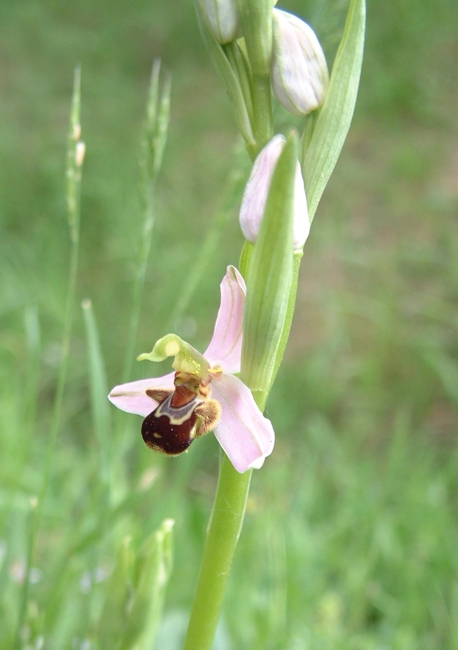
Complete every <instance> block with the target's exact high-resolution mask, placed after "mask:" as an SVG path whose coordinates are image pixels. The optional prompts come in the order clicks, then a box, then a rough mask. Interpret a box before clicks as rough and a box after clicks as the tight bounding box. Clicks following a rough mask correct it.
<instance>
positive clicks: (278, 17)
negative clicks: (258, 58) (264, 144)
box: [272, 9, 329, 115]
mask: <svg viewBox="0 0 458 650" xmlns="http://www.w3.org/2000/svg"><path fill="white" fill-rule="evenodd" d="M273 52H274V54H273V62H272V89H273V91H274V95H275V97H276V98H277V99H278V101H279V102H280V104H281V105H282V106H283V107H284V108H286V110H287V111H289V112H290V113H293V114H294V115H307V114H308V113H310V112H311V111H314V110H315V109H316V108H318V107H319V106H321V105H322V104H323V102H324V99H325V96H326V91H327V87H328V83H329V73H328V67H327V65H326V59H325V56H324V53H323V50H322V48H321V45H320V43H319V41H318V39H317V37H316V35H315V32H314V31H313V29H312V28H311V27H310V26H309V25H307V23H305V22H304V21H303V20H301V19H300V18H298V17H297V16H294V15H293V14H290V13H288V12H286V11H281V9H273Z"/></svg>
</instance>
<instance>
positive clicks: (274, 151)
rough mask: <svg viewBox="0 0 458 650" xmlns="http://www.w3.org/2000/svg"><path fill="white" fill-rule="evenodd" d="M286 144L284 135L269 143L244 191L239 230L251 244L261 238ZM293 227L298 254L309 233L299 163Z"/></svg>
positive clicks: (295, 184)
mask: <svg viewBox="0 0 458 650" xmlns="http://www.w3.org/2000/svg"><path fill="white" fill-rule="evenodd" d="M284 144H285V138H284V137H283V136H282V135H276V136H275V137H273V138H272V140H271V141H270V142H268V143H267V145H266V146H265V147H264V149H263V150H262V151H261V153H260V154H259V156H258V157H257V158H256V160H255V162H254V165H253V169H252V170H251V174H250V178H249V179H248V183H247V186H246V188H245V193H244V195H243V199H242V205H241V208H240V227H241V228H242V232H243V234H244V236H245V238H246V239H247V240H248V241H249V242H251V243H252V244H254V243H255V241H256V239H257V236H258V232H259V227H260V225H261V220H262V217H263V215H264V208H265V205H266V200H267V195H268V192H269V186H270V181H271V178H272V174H273V171H274V169H275V165H276V164H277V160H278V158H279V156H280V153H281V152H282V149H283V146H284ZM293 223H294V232H293V247H294V250H295V251H297V250H301V249H302V247H303V246H304V243H305V241H306V239H307V237H308V235H309V232H310V222H309V218H308V210H307V199H306V196H305V190H304V181H303V178H302V173H301V167H300V165H299V161H297V163H296V174H295V178H294V215H293Z"/></svg>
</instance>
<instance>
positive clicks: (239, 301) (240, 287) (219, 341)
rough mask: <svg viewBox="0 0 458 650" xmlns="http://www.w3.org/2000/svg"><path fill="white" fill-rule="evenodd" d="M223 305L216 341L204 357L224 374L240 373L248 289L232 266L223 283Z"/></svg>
mask: <svg viewBox="0 0 458 650" xmlns="http://www.w3.org/2000/svg"><path fill="white" fill-rule="evenodd" d="M220 286H221V304H220V307H219V311H218V316H217V318H216V324H215V330H214V332H213V337H212V340H211V341H210V345H209V346H208V348H207V350H206V351H205V352H204V357H205V358H206V359H207V361H208V362H209V363H210V365H211V366H213V365H216V364H219V365H220V366H221V367H222V369H223V370H224V372H229V373H236V372H240V358H241V355H242V333H243V312H244V309H245V297H246V286H245V281H244V279H243V277H242V276H241V275H240V273H239V272H238V271H237V269H236V268H235V267H234V266H228V267H227V272H226V275H225V276H224V278H223V281H222V282H221V285H220Z"/></svg>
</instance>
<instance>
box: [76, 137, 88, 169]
mask: <svg viewBox="0 0 458 650" xmlns="http://www.w3.org/2000/svg"><path fill="white" fill-rule="evenodd" d="M85 153H86V145H85V144H84V142H83V141H82V140H80V141H79V142H77V143H76V147H75V164H76V166H77V167H81V166H82V164H83V160H84V154H85Z"/></svg>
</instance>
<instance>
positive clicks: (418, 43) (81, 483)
mask: <svg viewBox="0 0 458 650" xmlns="http://www.w3.org/2000/svg"><path fill="white" fill-rule="evenodd" d="M284 7H285V8H289V9H291V10H294V11H296V12H297V13H299V14H301V15H302V16H304V17H305V18H306V19H308V20H310V22H311V23H312V25H313V26H314V27H315V29H316V30H317V32H318V34H319V36H320V37H321V39H322V41H323V44H324V46H325V49H326V52H327V55H328V58H329V60H332V57H333V54H334V52H335V48H336V45H337V43H338V39H339V36H340V34H341V29H342V25H343V20H344V15H345V8H346V3H345V2H341V1H340V0H335V1H334V2H318V1H317V2H305V1H304V2H299V1H296V2H294V3H293V2H291V3H290V4H288V5H284ZM457 34H458V11H457V7H456V3H455V1H454V0H436V1H434V2H433V1H432V0H424V1H422V2H418V1H417V2H414V1H413V0H393V2H390V3H383V2H376V1H375V0H369V3H368V34H367V45H366V57H365V64H364V68H363V75H362V82H361V91H360V95H359V102H358V105H357V111H356V115H355V118H354V122H353V127H352V130H351V132H350V136H349V138H348V141H347V144H346V145H345V148H344V151H343V153H342V156H341V159H340V161H339V163H338V166H337V168H336V171H335V173H334V175H333V177H332V179H331V182H330V184H329V186H328V188H327V190H326V193H325V196H324V198H323V200H322V203H321V205H320V208H319V210H318V213H317V216H316V219H315V221H314V224H313V228H312V233H311V236H310V238H309V241H308V242H307V244H306V248H305V254H304V262H303V268H302V271H301V283H300V287H299V293H298V302H297V312H296V318H295V322H294V325H293V330H292V334H291V340H290V343H289V345H288V349H287V352H286V357H285V362H284V364H283V366H282V368H281V371H280V373H279V376H278V379H277V381H276V384H275V386H274V389H273V391H272V394H271V398H270V400H269V403H268V415H269V417H270V418H271V419H272V421H273V423H274V426H275V429H276V432H277V437H278V442H277V445H276V448H275V451H274V454H273V455H272V457H271V458H269V459H268V460H267V461H266V463H265V467H264V468H263V469H262V470H261V471H258V472H255V474H254V477H253V485H252V492H251V496H250V500H249V504H248V513H247V517H246V521H245V526H244V530H243V534H242V537H241V540H240V544H239V548H238V552H237V556H236V560H235V565H234V569H233V573H232V575H231V578H230V585H229V590H228V593H227V598H226V601H225V608H224V612H223V617H222V624H221V629H220V630H219V636H218V640H217V647H218V648H219V649H223V650H227V649H234V650H244V649H249V650H257V649H262V650H277V649H284V650H302V649H304V650H309V649H310V650H322V649H323V650H327V649H329V650H340V649H342V650H343V649H345V650H452V649H456V648H458V576H457V564H458V553H457V543H456V540H457V533H458V522H457V498H458V476H457V474H458V451H457V445H456V435H457V416H458V363H457V348H458V336H457V329H458V316H457V300H458V223H457V219H456V217H457V208H458V155H457V151H458V131H457V125H458V110H457V109H458V72H457V70H458V68H457V65H456V61H457V59H458V38H457ZM155 57H161V58H162V61H163V66H164V67H165V68H166V69H167V70H169V71H171V72H172V77H173V79H172V108H171V124H170V131H169V139H168V143H167V148H166V152H165V157H164V163H163V168H162V171H161V175H160V178H159V183H158V187H157V200H156V212H155V227H154V234H153V240H152V250H151V257H150V265H149V268H148V273H147V278H146V284H145V293H144V301H143V310H142V318H141V324H140V331H139V336H138V341H137V348H136V352H137V353H141V352H144V351H149V350H150V349H151V347H152V345H153V343H154V342H155V340H156V339H157V338H158V337H160V336H162V335H163V334H165V333H167V332H168V331H170V329H171V328H172V326H173V327H174V328H176V329H178V333H181V334H182V335H183V336H185V337H186V338H188V340H189V341H190V342H191V343H193V344H194V345H195V346H196V347H197V348H200V349H204V348H205V346H206V344H207V342H208V340H209V337H210V336H211V332H212V327H213V322H214V317H215V315H216V311H217V307H218V301H219V287H218V285H219V282H220V280H221V278H222V276H223V274H224V270H225V267H226V265H227V264H230V263H235V264H236V263H237V261H238V256H239V252H240V248H241V245H242V236H241V234H240V232H239V228H238V223H237V212H236V209H234V211H233V215H232V217H231V219H229V220H227V221H226V222H225V223H224V224H223V225H222V226H221V228H220V230H219V231H218V232H219V240H218V245H217V247H216V249H215V251H214V254H212V255H211V257H210V258H209V259H207V260H206V266H205V272H204V273H203V275H202V277H201V278H200V281H199V283H198V286H197V287H196V291H195V292H194V294H193V295H192V297H191V300H190V302H189V304H188V306H187V307H186V309H185V312H184V313H183V314H182V315H181V317H180V318H179V320H178V321H177V322H173V323H172V322H171V314H172V313H173V309H174V306H175V305H176V301H177V299H178V297H179V296H180V295H181V294H180V291H181V289H182V286H183V282H184V279H185V278H186V277H187V276H188V275H189V273H190V272H191V271H192V270H193V269H194V268H195V266H196V264H198V263H199V261H200V259H201V257H200V256H201V254H202V247H203V241H204V239H205V236H206V233H207V232H208V231H209V230H210V229H211V228H212V224H214V220H215V218H216V215H217V214H218V209H219V207H220V205H221V194H222V192H223V190H224V186H225V182H226V178H227V176H228V173H229V171H230V169H231V165H232V164H233V147H234V143H235V142H236V132H235V127H234V124H233V121H232V117H231V114H230V111H229V107H228V103H227V101H226V97H225V95H224V92H223V91H222V89H221V87H220V85H219V82H218V80H217V78H216V76H215V74H214V72H213V70H212V68H211V65H210V62H209V60H208V58H207V55H206V52H205V50H204V47H203V45H202V43H201V41H200V38H199V34H198V29H197V25H196V20H195V16H194V11H193V7H192V3H190V2H189V3H185V2H177V1H174V0H171V1H168V2H165V1H163V0H150V1H149V2H146V1H144V0H136V1H135V2H132V3H127V2H120V1H119V0H117V1H115V2H108V1H106V0H98V2H89V0H83V1H81V2H77V3H76V2H75V3H70V2H67V3H65V2H62V1H57V0H47V1H42V2H39V1H38V0H21V1H19V2H12V1H11V0H5V2H3V3H2V4H1V7H0V158H1V160H0V382H1V388H0V450H1V451H0V647H1V648H2V650H3V648H4V649H5V650H10V648H13V647H18V648H24V649H25V648H27V649H28V650H29V648H37V650H38V648H40V647H44V648H46V649H48V648H49V649H52V650H54V649H56V650H57V649H61V648H62V649H65V650H66V649H67V648H72V649H73V648H82V649H84V650H89V649H90V648H102V650H105V648H107V649H108V647H109V646H107V645H106V644H104V642H103V639H102V640H101V639H100V638H99V637H98V632H97V629H98V628H97V625H98V618H99V617H100V611H101V607H102V604H103V601H104V598H105V595H106V585H107V581H106V576H107V574H108V573H109V572H110V570H111V568H112V567H113V562H114V558H115V556H116V555H117V553H118V551H119V548H120V546H121V544H122V540H123V539H124V538H125V537H126V536H128V535H129V536H131V537H132V545H133V548H138V547H139V546H140V545H141V544H142V542H143V541H144V540H145V538H147V536H148V535H150V534H151V533H152V532H153V531H154V530H155V529H156V528H157V526H158V525H159V524H160V523H161V521H162V520H163V519H164V518H165V517H171V518H173V519H175V522H176V523H175V529H174V546H175V549H174V570H173V574H172V577H171V580H170V583H169V587H168V591H167V596H166V601H165V612H164V615H165V618H164V623H163V627H162V630H161V632H160V634H161V637H160V639H159V641H158V644H157V646H158V648H159V649H160V650H175V648H179V639H180V634H181V633H182V630H183V626H184V625H185V623H186V616H187V611H188V610H189V606H190V601H191V598H192V593H193V588H194V585H195V581H196V575H197V571H198V566H199V559H200V555H201V550H202V545H203V541H204V536H205V528H206V525H207V521H208V516H209V513H210V508H211V504H212V498H213V493H214V488H215V482H216V476H217V464H218V446H217V443H216V441H215V440H214V439H213V437H212V436H208V437H207V438H206V439H204V440H201V441H199V442H198V443H196V444H195V445H193V446H192V447H191V450H190V452H189V453H188V454H185V455H184V456H182V457H180V458H177V459H167V458H162V457H160V456H158V455H155V454H153V453H151V452H150V451H149V450H148V449H147V448H146V447H145V446H144V445H143V442H142V441H141V437H140V432H139V431H140V422H141V420H140V418H137V417H135V416H127V415H125V414H121V413H115V412H114V409H111V408H110V411H109V416H110V418H111V428H110V429H109V430H108V431H107V432H106V433H107V434H108V435H109V436H110V440H111V441H112V451H111V454H112V471H113V476H114V496H113V499H114V502H115V504H116V506H115V507H114V506H113V507H107V506H106V504H105V501H104V499H103V498H102V496H101V495H102V493H103V485H102V479H101V455H100V448H99V443H100V431H96V430H95V428H94V425H93V418H92V415H91V404H90V385H89V372H88V361H87V342H86V337H85V331H84V322H83V316H82V313H81V310H80V309H79V303H80V301H81V300H82V299H84V298H90V299H91V300H92V305H93V309H94V314H95V318H96V320H97V324H98V329H99V337H100V345H101V351H102V355H103V359H104V362H105V366H106V373H107V381H108V385H109V386H112V385H114V384H116V383H119V382H120V381H121V375H122V370H123V363H124V353H125V345H126V338H127V331H128V324H129V318H130V310H131V306H132V284H133V275H134V272H135V268H136V259H137V254H138V250H139V247H140V236H141V228H142V214H141V201H140V192H139V178H140V175H139V170H138V159H139V153H140V141H141V133H142V124H143V120H144V114H145V105H146V97H147V89H148V82H149V75H150V70H151V64H152V61H153V59H154V58H155ZM76 64H81V67H82V127H83V134H82V137H83V139H84V141H85V142H86V146H87V152H86V159H85V164H84V171H83V189H82V204H81V206H82V210H81V215H82V216H81V255H80V270H79V277H78V288H77V300H76V303H77V306H76V311H75V322H74V327H73V332H72V340H71V353H70V367H69V375H68V380H67V384H66V390H65V399H64V404H63V412H62V418H61V424H60V427H59V434H58V439H57V445H56V449H55V453H54V456H53V462H52V472H51V479H50V485H49V490H48V495H47V499H46V503H45V506H44V513H43V520H42V525H41V530H40V534H39V537H38V539H37V546H36V549H35V554H34V564H33V571H32V574H31V577H32V584H31V585H30V587H29V590H28V601H27V607H26V611H25V616H24V621H23V625H22V626H20V628H21V629H20V630H19V635H18V621H19V612H20V608H21V602H23V597H24V593H25V592H24V583H23V580H22V578H21V576H22V573H23V567H24V563H25V557H26V553H27V546H28V541H29V539H30V530H31V526H32V517H33V514H32V515H31V513H30V498H31V497H33V496H35V495H37V494H38V493H39V492H40V489H41V485H42V475H43V468H44V465H45V454H46V449H47V441H48V439H49V432H50V426H51V413H52V405H53V399H54V395H55V388H56V378H57V373H58V368H59V355H60V345H61V337H62V328H63V319H64V311H65V300H66V287H67V277H68V260H69V251H70V244H69V238H68V228H67V222H66V205H65V149H66V134H67V128H68V115H69V109H70V98H71V87H72V77H73V69H74V66H75V65H76ZM245 166H246V169H245V172H244V173H245V177H246V174H247V173H248V165H247V162H246V161H245ZM237 191H238V192H239V194H238V197H240V191H241V186H240V187H239V186H237ZM234 203H235V204H236V203H237V196H235V197H234ZM164 368H165V367H164ZM156 371H157V372H160V369H157V370H156V368H154V369H152V367H151V366H149V365H147V364H135V366H134V371H133V373H132V377H131V378H132V379H135V378H139V377H144V376H148V374H149V373H152V372H156ZM15 639H16V641H15ZM15 643H16V645H14V644H15ZM215 647H216V646H215Z"/></svg>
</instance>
